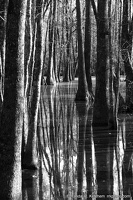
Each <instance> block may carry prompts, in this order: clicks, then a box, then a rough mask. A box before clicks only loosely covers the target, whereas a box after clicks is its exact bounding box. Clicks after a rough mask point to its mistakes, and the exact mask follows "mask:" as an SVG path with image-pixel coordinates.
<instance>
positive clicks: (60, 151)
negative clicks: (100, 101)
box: [23, 81, 133, 200]
mask: <svg viewBox="0 0 133 200" xmlns="http://www.w3.org/2000/svg"><path fill="white" fill-rule="evenodd" d="M76 90H77V82H76V81H74V82H72V83H69V84H68V83H61V84H58V85H56V86H47V87H46V86H44V87H43V88H42V96H41V103H40V115H39V124H38V152H39V158H40V168H39V171H38V172H36V173H34V172H29V171H26V170H25V172H24V173H23V200H27V199H28V200H76V199H83V200H88V199H93V200H95V199H105V200H106V199H114V200H119V199H127V200H128V199H132V197H133V178H132V171H133V153H132V152H133V116H132V115H124V114H122V115H120V116H118V128H117V131H111V130H106V129H104V128H103V129H102V128H101V129H94V128H93V127H92V126H91V122H92V107H91V105H87V104H86V103H83V102H78V103H75V102H74V97H75V93H76Z"/></svg>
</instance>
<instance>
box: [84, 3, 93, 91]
mask: <svg viewBox="0 0 133 200" xmlns="http://www.w3.org/2000/svg"><path fill="white" fill-rule="evenodd" d="M85 3H86V17H85V42H84V57H85V71H86V78H87V84H88V90H89V93H90V94H91V95H93V92H92V80H91V74H90V67H91V66H90V56H91V17H90V14H91V2H90V0H86V1H85Z"/></svg>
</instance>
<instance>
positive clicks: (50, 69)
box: [46, 0, 56, 85]
mask: <svg viewBox="0 0 133 200" xmlns="http://www.w3.org/2000/svg"><path fill="white" fill-rule="evenodd" d="M55 11H56V0H53V1H52V2H51V8H50V12H51V13H50V20H49V61H48V71H47V78H46V83H47V85H54V84H55V82H56V81H55V73H54V65H53V52H54V45H53V44H54V42H53V39H54V28H55V27H54V26H55V24H54V22H55Z"/></svg>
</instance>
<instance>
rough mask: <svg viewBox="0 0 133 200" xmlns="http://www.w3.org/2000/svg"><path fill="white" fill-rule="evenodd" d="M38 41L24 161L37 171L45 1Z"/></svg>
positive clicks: (40, 4) (41, 5)
mask: <svg viewBox="0 0 133 200" xmlns="http://www.w3.org/2000/svg"><path fill="white" fill-rule="evenodd" d="M36 6H37V10H36V14H38V13H40V15H37V16H38V17H37V22H36V23H37V39H36V52H35V67H34V73H33V87H32V97H31V106H30V113H29V116H30V117H29V133H28V140H27V146H26V151H25V155H24V160H23V168H28V169H33V170H36V169H37V168H38V155H37V122H38V108H39V102H40V92H41V79H42V68H43V41H44V38H43V6H44V1H43V2H42V1H41V0H38V1H37V5H36Z"/></svg>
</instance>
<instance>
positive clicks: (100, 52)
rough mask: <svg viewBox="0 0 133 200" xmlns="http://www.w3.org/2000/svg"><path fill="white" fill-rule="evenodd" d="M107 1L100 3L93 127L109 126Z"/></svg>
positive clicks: (101, 0)
mask: <svg viewBox="0 0 133 200" xmlns="http://www.w3.org/2000/svg"><path fill="white" fill-rule="evenodd" d="M107 2H108V1H107V0H99V1H98V21H97V66H96V90H95V101H94V108H93V125H94V126H107V125H108V105H107V94H106V90H107V80H106V79H107V72H106V70H107V58H108V55H107V52H108V48H107V44H108V43H107V39H108V30H107Z"/></svg>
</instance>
